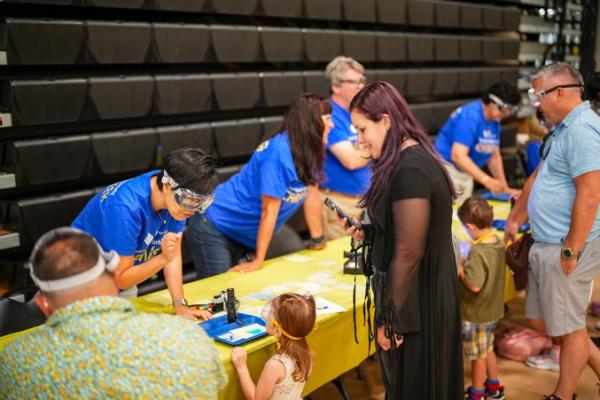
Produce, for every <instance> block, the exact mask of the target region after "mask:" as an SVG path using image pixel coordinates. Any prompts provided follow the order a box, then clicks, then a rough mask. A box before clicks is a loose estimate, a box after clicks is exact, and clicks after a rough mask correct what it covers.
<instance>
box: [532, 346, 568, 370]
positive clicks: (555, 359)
mask: <svg viewBox="0 0 600 400" xmlns="http://www.w3.org/2000/svg"><path fill="white" fill-rule="evenodd" d="M559 363H560V353H558V354H557V352H555V351H553V350H552V349H549V350H544V351H543V352H542V353H541V354H540V355H537V356H532V357H527V358H526V359H525V364H526V365H527V366H528V367H531V368H535V369H543V370H546V371H558V370H559V369H560V366H559V365H560V364H559Z"/></svg>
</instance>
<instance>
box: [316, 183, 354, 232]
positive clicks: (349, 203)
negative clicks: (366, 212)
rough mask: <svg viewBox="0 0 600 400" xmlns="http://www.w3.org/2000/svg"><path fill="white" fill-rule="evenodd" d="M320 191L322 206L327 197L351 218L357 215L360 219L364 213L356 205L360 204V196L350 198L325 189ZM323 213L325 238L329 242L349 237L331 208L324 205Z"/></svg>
mask: <svg viewBox="0 0 600 400" xmlns="http://www.w3.org/2000/svg"><path fill="white" fill-rule="evenodd" d="M319 191H320V194H321V204H323V201H324V200H325V198H326V197H329V198H330V199H331V200H333V202H334V203H335V204H337V205H338V206H339V207H340V208H341V209H342V210H344V211H345V212H346V214H348V215H349V216H353V215H356V216H357V217H359V216H360V214H361V213H362V209H361V208H358V207H356V203H358V202H359V201H360V199H361V197H360V196H349V195H345V194H343V193H339V192H334V191H331V190H328V189H325V188H320V189H319ZM321 213H322V218H323V229H324V230H325V237H327V240H333V239H337V238H341V237H344V236H347V235H346V232H345V231H344V229H343V228H342V227H341V226H340V224H339V223H338V221H337V217H336V214H335V212H333V211H331V210H330V209H329V207H327V206H325V205H323V206H322V207H321Z"/></svg>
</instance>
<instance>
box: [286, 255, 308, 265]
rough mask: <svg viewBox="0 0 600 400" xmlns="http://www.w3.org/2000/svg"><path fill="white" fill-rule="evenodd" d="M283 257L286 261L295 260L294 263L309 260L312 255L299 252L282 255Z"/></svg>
mask: <svg viewBox="0 0 600 400" xmlns="http://www.w3.org/2000/svg"><path fill="white" fill-rule="evenodd" d="M283 259H284V260H286V261H290V262H295V263H300V264H302V263H305V262H309V261H311V260H312V259H313V258H312V257H306V256H302V255H300V254H292V255H289V256H285V257H283Z"/></svg>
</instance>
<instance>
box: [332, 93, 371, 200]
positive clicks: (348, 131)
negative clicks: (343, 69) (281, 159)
mask: <svg viewBox="0 0 600 400" xmlns="http://www.w3.org/2000/svg"><path fill="white" fill-rule="evenodd" d="M329 102H330V103H331V106H332V108H333V111H332V112H331V119H332V121H333V124H334V127H333V129H332V130H331V131H330V132H329V135H328V136H327V145H326V146H325V149H326V151H325V163H324V164H323V173H324V180H323V182H322V183H321V184H320V185H321V186H322V187H324V188H326V189H329V190H333V191H335V192H340V193H345V194H350V195H356V196H360V195H363V194H364V193H365V192H366V191H367V190H368V189H369V186H370V185H371V166H370V165H367V166H366V167H362V168H358V169H355V170H350V169H347V168H346V167H344V166H343V165H342V163H341V162H340V160H338V158H337V157H336V156H335V154H333V153H332V152H331V150H330V149H331V146H333V145H334V144H336V143H339V142H343V141H349V142H350V143H352V144H353V145H354V144H356V142H357V140H358V136H357V132H356V128H354V126H353V125H352V120H351V119H350V112H349V111H348V110H345V109H344V108H342V107H341V106H340V105H338V104H337V103H336V102H335V101H333V99H330V100H329Z"/></svg>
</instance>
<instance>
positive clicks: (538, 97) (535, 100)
mask: <svg viewBox="0 0 600 400" xmlns="http://www.w3.org/2000/svg"><path fill="white" fill-rule="evenodd" d="M580 87H583V85H581V84H579V83H569V84H566V85H556V86H553V87H551V88H550V89H546V90H540V91H539V92H536V91H535V89H534V88H530V89H529V90H528V91H527V95H528V96H529V100H531V104H532V105H533V106H534V107H539V106H540V103H541V101H542V98H543V97H544V96H545V95H547V94H550V93H552V92H554V91H555V90H557V89H568V88H580Z"/></svg>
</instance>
